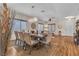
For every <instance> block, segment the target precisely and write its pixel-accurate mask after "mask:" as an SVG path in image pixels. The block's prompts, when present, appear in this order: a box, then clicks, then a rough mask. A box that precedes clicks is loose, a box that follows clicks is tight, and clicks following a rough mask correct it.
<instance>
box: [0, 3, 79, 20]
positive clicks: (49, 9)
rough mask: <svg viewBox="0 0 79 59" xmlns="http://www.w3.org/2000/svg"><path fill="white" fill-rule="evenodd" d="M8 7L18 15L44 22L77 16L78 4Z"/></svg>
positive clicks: (12, 4) (21, 4)
mask: <svg viewBox="0 0 79 59" xmlns="http://www.w3.org/2000/svg"><path fill="white" fill-rule="evenodd" d="M0 5H1V4H0ZM8 6H9V7H10V8H12V9H14V10H16V11H18V12H20V13H23V14H25V15H29V16H34V17H37V18H38V19H41V20H44V21H45V20H46V21H47V20H48V19H49V18H52V17H55V18H56V19H57V20H64V17H66V16H76V15H79V4H78V3H8Z"/></svg>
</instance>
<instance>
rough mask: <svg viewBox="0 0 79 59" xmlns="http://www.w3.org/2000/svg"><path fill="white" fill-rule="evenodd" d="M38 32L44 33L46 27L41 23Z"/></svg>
mask: <svg viewBox="0 0 79 59" xmlns="http://www.w3.org/2000/svg"><path fill="white" fill-rule="evenodd" d="M37 30H38V33H41V31H44V25H43V24H40V23H39V24H38V26H37Z"/></svg>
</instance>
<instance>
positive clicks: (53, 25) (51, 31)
mask: <svg viewBox="0 0 79 59" xmlns="http://www.w3.org/2000/svg"><path fill="white" fill-rule="evenodd" d="M48 31H49V33H53V32H55V24H49V25H48Z"/></svg>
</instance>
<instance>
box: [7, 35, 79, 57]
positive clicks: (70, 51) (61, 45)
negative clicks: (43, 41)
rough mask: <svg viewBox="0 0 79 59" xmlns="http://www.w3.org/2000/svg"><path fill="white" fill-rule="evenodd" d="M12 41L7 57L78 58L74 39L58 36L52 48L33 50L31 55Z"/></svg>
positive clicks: (77, 48)
mask: <svg viewBox="0 0 79 59" xmlns="http://www.w3.org/2000/svg"><path fill="white" fill-rule="evenodd" d="M12 43H13V42H11V41H10V43H9V46H8V48H7V52H6V56H78V55H79V47H78V46H76V45H75V44H74V42H73V37H70V36H63V37H59V36H56V37H55V38H54V39H52V41H51V46H49V47H44V48H41V49H39V50H32V52H31V54H30V55H29V50H26V51H24V50H23V49H22V48H19V47H17V46H15V45H14V44H12Z"/></svg>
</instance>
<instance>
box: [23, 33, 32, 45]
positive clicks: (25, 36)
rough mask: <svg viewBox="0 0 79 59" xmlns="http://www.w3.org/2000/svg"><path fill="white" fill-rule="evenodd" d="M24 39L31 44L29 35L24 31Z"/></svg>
mask: <svg viewBox="0 0 79 59" xmlns="http://www.w3.org/2000/svg"><path fill="white" fill-rule="evenodd" d="M24 41H25V42H26V43H27V44H29V45H31V36H30V35H29V34H28V33H24Z"/></svg>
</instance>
